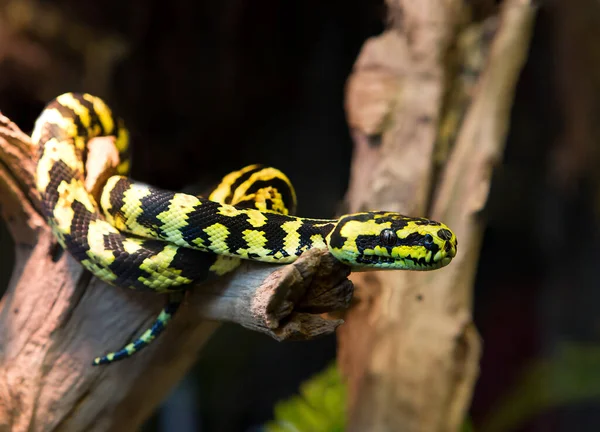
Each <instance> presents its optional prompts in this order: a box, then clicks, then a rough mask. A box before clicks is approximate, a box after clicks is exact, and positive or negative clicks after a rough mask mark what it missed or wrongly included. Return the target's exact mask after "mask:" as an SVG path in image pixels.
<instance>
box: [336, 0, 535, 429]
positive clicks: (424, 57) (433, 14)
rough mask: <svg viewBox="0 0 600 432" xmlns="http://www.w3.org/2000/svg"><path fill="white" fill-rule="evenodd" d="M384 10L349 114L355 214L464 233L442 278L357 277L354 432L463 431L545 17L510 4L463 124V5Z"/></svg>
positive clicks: (348, 334)
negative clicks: (509, 163) (511, 161)
mask: <svg viewBox="0 0 600 432" xmlns="http://www.w3.org/2000/svg"><path fill="white" fill-rule="evenodd" d="M465 3H466V2H465ZM387 4H388V7H389V17H390V18H391V20H390V21H391V25H390V28H389V29H388V31H386V32H385V33H384V34H383V35H381V36H379V37H377V38H374V39H372V40H369V41H368V42H367V43H366V44H365V45H364V47H363V50H362V52H361V54H360V56H359V58H358V60H357V62H356V64H355V69H354V71H353V74H352V76H351V77H350V79H349V82H348V88H347V102H346V109H347V112H348V118H349V121H350V123H351V126H352V128H353V137H354V139H355V155H354V160H353V165H352V178H351V187H350V190H349V192H348V196H347V201H348V207H349V209H350V210H351V211H358V210H366V209H370V208H377V209H388V210H392V211H400V212H405V213H407V214H413V215H425V214H427V213H429V216H431V217H432V218H433V219H436V220H441V221H443V222H445V223H447V224H448V225H449V226H450V227H451V228H452V229H453V230H454V231H455V232H456V234H457V238H458V255H457V257H456V258H455V259H454V261H453V262H452V263H451V264H450V265H449V266H448V267H446V268H444V269H441V270H438V271H434V272H427V273H417V272H410V273H409V272H393V273H385V272H378V273H365V274H356V275H353V276H352V280H353V282H354V283H355V285H356V287H357V291H356V295H357V298H358V303H357V305H356V307H353V308H352V309H351V310H350V311H349V312H348V313H347V314H346V321H347V322H346V324H345V325H344V326H342V327H340V329H339V330H338V336H339V351H338V352H339V364H340V367H341V369H342V370H343V372H344V373H345V375H346V376H347V378H348V383H349V391H350V394H349V404H350V406H349V413H350V414H349V415H350V418H349V422H348V423H349V430H351V431H365V430H376V431H382V432H384V431H398V430H402V431H409V432H410V431H427V432H432V431H457V430H459V429H460V427H461V425H462V422H463V420H464V416H465V413H466V412H467V409H468V407H469V403H470V399H471V394H472V391H473V387H474V384H475V381H476V378H477V375H478V362H479V357H480V351H481V342H480V340H479V336H478V334H477V331H476V329H475V328H474V326H473V323H472V321H471V303H472V286H473V281H474V277H475V271H476V265H477V260H478V254H479V247H480V243H481V238H482V234H483V227H484V220H483V218H482V211H483V209H484V207H485V204H486V199H487V195H488V191H489V188H490V181H491V175H492V172H493V169H494V167H495V166H496V165H497V163H498V161H499V160H500V158H501V156H502V152H503V147H504V140H505V136H506V131H507V128H508V122H509V113H510V107H511V104H512V100H513V95H514V91H515V86H516V81H517V77H518V75H519V72H520V70H521V68H522V66H523V64H524V61H525V58H526V53H527V49H528V44H529V39H530V31H531V28H532V23H533V19H534V12H535V9H534V7H533V6H532V5H531V3H530V2H529V1H525V0H506V1H504V2H503V4H502V7H501V9H500V15H499V20H498V22H499V26H498V28H497V31H496V33H495V35H494V37H493V38H492V39H491V47H490V49H489V55H488V56H487V57H486V58H485V59H484V63H483V65H482V66H483V72H481V75H480V76H479V80H478V81H477V82H476V84H475V85H474V88H473V87H469V91H471V90H474V91H473V98H472V99H471V97H468V98H466V100H465V102H464V104H463V106H464V110H463V111H460V110H459V111H457V108H458V107H456V106H449V104H448V98H447V97H446V96H447V95H448V94H450V93H451V92H450V88H448V87H452V86H454V85H456V84H457V79H458V77H459V74H458V73H460V70H461V68H460V67H457V64H455V63H453V62H456V60H455V59H453V58H452V50H453V48H455V47H454V45H455V40H456V39H457V34H458V33H459V32H461V31H464V30H465V27H468V26H469V24H470V23H468V19H465V16H466V14H465V4H463V2H462V1H459V0H455V1H438V0H425V1H419V2H412V1H404V0H389V1H387ZM497 18H498V17H490V19H494V20H497ZM484 39H485V38H484ZM482 52H484V53H485V52H487V49H486V48H482ZM454 71H458V72H456V75H455V72H454ZM373 89H375V90H377V91H373ZM459 99H460V98H459ZM469 101H470V103H469ZM447 115H454V116H456V117H455V119H454V120H453V121H454V125H455V127H456V128H457V132H456V140H452V141H453V142H452V147H451V148H447V149H444V151H442V152H439V151H438V150H439V149H437V148H436V145H440V142H441V141H444V140H443V139H440V138H444V137H441V136H440V134H442V133H444V132H445V131H444V130H442V128H441V127H440V125H441V124H443V123H444V119H446V118H447ZM440 155H441V156H440ZM440 157H441V160H440V159H439V158H440ZM446 158H447V159H446ZM438 165H439V166H441V168H442V170H441V172H440V173H439V174H438V172H436V168H437V167H438ZM431 197H433V199H431Z"/></svg>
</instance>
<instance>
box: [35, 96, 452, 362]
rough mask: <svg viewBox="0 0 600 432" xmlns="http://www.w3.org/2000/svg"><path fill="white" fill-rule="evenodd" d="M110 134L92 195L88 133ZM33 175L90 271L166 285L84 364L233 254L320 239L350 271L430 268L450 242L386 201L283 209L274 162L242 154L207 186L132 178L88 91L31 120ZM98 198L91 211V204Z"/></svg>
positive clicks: (165, 315)
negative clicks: (194, 188) (108, 162)
mask: <svg viewBox="0 0 600 432" xmlns="http://www.w3.org/2000/svg"><path fill="white" fill-rule="evenodd" d="M97 136H115V144H116V147H117V149H118V151H119V156H120V164H119V165H118V167H117V173H118V174H119V175H116V176H113V177H111V178H110V179H109V180H108V181H107V183H106V185H105V186H104V189H103V192H102V196H101V198H100V205H99V204H98V203H97V202H96V200H95V199H94V198H93V196H92V195H91V194H90V193H89V192H88V191H87V190H86V188H85V186H84V175H85V172H84V161H85V159H86V156H87V152H86V145H87V142H88V140H90V139H91V138H94V137H97ZM32 141H33V143H34V145H36V146H37V151H38V155H37V165H36V187H37V190H38V192H39V193H40V197H41V202H42V207H43V211H44V215H45V217H46V219H47V221H48V224H49V225H50V227H51V228H52V231H53V233H54V235H55V236H56V238H57V241H58V242H59V244H60V245H61V246H62V247H63V248H64V249H66V250H67V251H68V252H69V253H70V254H71V255H72V256H73V257H74V258H75V259H76V260H77V261H79V262H80V263H81V264H82V265H83V266H84V267H85V268H86V269H88V270H89V271H91V272H92V273H93V274H94V275H95V276H97V277H99V278H100V279H102V280H104V281H105V282H108V283H109V284H112V285H116V286H119V287H124V288H131V289H135V290H150V291H154V292H158V293H169V294H171V302H170V303H169V304H168V305H167V307H165V308H164V309H163V311H162V312H161V315H160V316H159V318H158V319H157V321H156V323H155V324H154V326H153V328H152V329H150V330H148V331H147V332H145V333H144V335H142V337H140V338H138V339H137V340H136V341H135V342H133V343H132V344H130V345H128V346H127V347H125V348H124V349H122V350H120V351H119V352H117V353H111V354H109V355H107V356H105V357H103V358H98V359H96V360H95V361H94V364H102V363H109V362H111V361H115V360H118V359H121V358H124V357H127V356H129V355H131V354H133V353H134V352H136V351H138V350H139V349H141V348H142V347H144V346H145V345H147V344H148V343H149V342H150V341H151V340H152V339H154V338H155V337H156V336H157V335H158V333H160V331H162V329H163V328H164V327H165V325H166V323H167V322H168V320H169V319H170V317H171V316H172V315H173V313H174V311H175V310H176V309H177V306H178V305H179V303H180V301H181V299H180V298H181V296H178V295H177V294H174V293H179V292H180V291H181V290H182V289H185V288H186V287H188V286H190V285H191V284H194V283H198V282H200V281H203V280H206V279H207V278H209V277H211V276H219V275H222V274H225V273H227V272H228V271H231V270H232V269H233V268H235V267H236V265H237V263H239V259H249V260H257V261H264V262H271V263H282V264H283V263H289V262H292V261H294V260H295V259H297V258H298V257H299V256H300V255H301V254H302V253H304V252H305V251H307V250H309V249H311V248H326V249H328V250H329V251H330V252H331V253H332V254H333V255H334V256H335V257H336V258H337V259H338V260H340V261H342V262H343V263H345V264H347V265H349V266H350V267H352V270H354V271H361V270H377V269H400V270H433V269H437V268H440V267H443V266H445V265H447V264H448V263H449V262H450V261H451V259H452V258H453V257H454V256H455V254H456V237H455V235H454V234H453V233H452V231H451V230H450V229H449V228H448V227H447V226H446V225H444V224H442V223H440V222H435V221H432V220H429V219H424V218H412V217H408V216H404V215H400V214H397V213H392V212H382V211H376V212H364V213H357V214H350V215H345V216H342V217H340V218H338V219H308V218H301V217H298V216H293V215H292V214H291V213H293V212H294V209H295V202H296V197H295V192H294V189H293V187H292V185H291V183H290V181H289V179H288V178H287V177H286V176H285V175H283V174H282V173H281V172H280V171H278V170H276V169H274V168H268V167H263V166H260V165H251V166H248V167H246V168H244V169H242V170H239V171H235V172H233V173H231V174H229V175H228V176H226V177H225V178H224V179H223V181H222V182H221V184H220V185H219V187H217V189H215V191H213V193H212V194H211V195H210V196H209V198H202V197H196V196H193V195H188V194H183V193H175V192H171V191H166V190H162V189H159V188H155V187H152V186H149V185H146V184H143V183H139V182H134V181H132V180H130V179H129V178H127V177H125V176H126V174H127V173H128V170H129V141H128V133H127V130H126V129H125V127H124V125H123V123H122V121H121V120H120V119H117V118H116V117H114V116H113V114H112V112H111V110H110V109H109V108H108V107H107V106H106V104H105V103H104V102H103V101H102V100H101V99H99V98H97V97H95V96H92V95H89V94H76V93H66V94H63V95H61V96H59V97H58V98H56V99H55V100H53V101H52V102H50V103H49V104H48V105H47V107H46V108H45V109H44V111H43V112H42V113H41V115H40V117H39V118H38V120H37V121H36V124H35V128H34V131H33V133H32ZM101 207H102V211H103V212H102V211H101Z"/></svg>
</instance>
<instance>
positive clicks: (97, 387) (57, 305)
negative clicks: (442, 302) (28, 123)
mask: <svg viewBox="0 0 600 432" xmlns="http://www.w3.org/2000/svg"><path fill="white" fill-rule="evenodd" d="M107 144H110V143H107V141H106V140H103V141H102V142H101V143H100V144H98V145H96V146H93V148H92V150H91V153H92V154H95V155H96V156H95V158H94V161H97V162H95V163H96V164H97V166H96V167H93V166H90V165H89V164H88V169H90V172H93V173H95V178H98V179H102V178H104V177H105V173H106V171H107V170H110V167H113V166H115V161H114V160H112V161H110V160H109V161H107V160H106V159H105V157H109V158H110V157H113V158H114V152H113V151H112V148H111V146H110V145H107ZM94 147H95V149H94ZM33 153H34V148H33V146H32V144H31V142H30V140H29V137H28V136H26V135H25V134H23V133H22V132H21V131H20V130H19V129H18V128H17V127H16V126H15V125H14V124H13V123H11V122H10V121H9V120H8V119H7V118H6V117H3V116H2V115H1V114H0V210H1V212H2V217H3V218H4V220H5V221H6V222H7V225H8V227H9V230H10V232H11V234H12V236H13V239H14V241H15V244H16V265H15V269H14V272H13V275H12V279H11V282H10V286H9V287H8V290H7V292H6V294H5V295H4V297H3V298H2V300H1V302H0V431H5V430H6V431H13V432H17V431H48V430H76V431H79V430H89V431H105V430H111V431H118V430H123V431H131V430H135V429H136V427H138V426H139V425H140V423H141V422H142V421H143V420H144V419H145V418H147V417H148V415H149V414H151V412H152V411H153V409H154V408H155V407H156V405H157V404H158V403H159V402H160V401H161V400H162V399H163V398H164V397H165V395H166V394H167V392H168V391H169V389H170V388H171V387H172V386H173V385H174V384H175V383H176V382H177V381H178V380H179V379H180V378H181V377H182V376H183V375H184V373H185V372H186V371H187V370H188V369H189V367H190V366H191V365H192V364H193V363H194V361H195V360H196V358H197V355H198V351H199V350H200V348H201V347H202V345H203V344H204V343H205V342H206V341H207V339H208V338H209V336H210V335H211V333H212V332H213V331H214V330H215V328H216V327H217V325H218V321H230V322H235V323H239V324H241V325H243V326H245V327H247V328H250V329H253V330H256V331H260V332H263V333H266V334H268V335H270V336H272V337H273V338H275V339H277V340H289V339H311V338H314V337H318V336H320V335H324V334H328V333H332V332H333V331H334V330H335V329H336V327H337V326H339V325H340V324H341V323H342V320H340V319H331V318H329V317H327V316H325V315H322V314H325V313H327V312H330V311H337V310H340V309H344V308H346V307H347V306H348V305H349V302H350V299H351V297H352V291H353V286H352V283H351V282H350V281H349V280H348V279H347V276H348V274H349V269H348V268H347V267H346V266H343V265H341V264H339V263H338V262H337V261H336V260H335V259H334V258H333V257H332V256H330V255H329V254H328V253H325V252H323V251H310V252H309V253H306V254H304V255H303V256H302V257H301V258H300V259H299V260H297V261H296V262H295V263H293V264H290V265H286V266H273V265H261V264H259V263H244V264H243V265H242V266H241V268H240V269H238V270H237V271H236V272H234V273H233V274H231V275H229V276H228V277H226V278H222V279H219V280H218V281H215V282H213V283H210V284H204V285H202V286H199V287H194V288H195V289H191V290H190V292H189V294H188V296H187V299H186V302H185V304H184V306H183V307H182V309H181V310H180V312H179V313H178V314H177V315H176V317H175V319H174V320H173V322H172V324H171V325H170V326H169V328H168V329H167V330H166V332H165V333H164V334H163V335H162V336H161V337H160V338H158V339H157V341H155V342H154V343H153V344H152V346H151V347H149V348H147V349H145V350H144V351H143V352H140V353H138V354H137V355H135V356H134V357H132V358H130V359H127V360H124V361H122V362H119V363H116V364H114V365H109V366H106V367H92V366H91V361H92V359H93V358H94V357H95V356H96V355H99V354H103V353H105V352H106V351H108V350H113V349H117V348H120V347H121V346H122V345H123V344H124V343H126V342H128V341H129V340H130V339H131V338H133V337H134V336H136V335H138V334H139V333H140V331H141V330H142V329H145V328H147V327H148V326H149V324H150V323H151V322H152V320H153V319H154V318H155V316H156V314H157V313H158V311H159V310H160V308H161V306H162V304H163V302H164V299H163V298H161V296H157V295H154V294H151V293H138V292H130V291H126V290H123V289H117V288H114V287H110V286H108V285H106V284H105V283H103V282H101V281H99V280H97V279H95V278H93V277H91V275H90V274H89V273H88V272H86V271H84V270H83V268H82V267H81V266H80V265H79V264H78V263H77V262H75V261H74V260H73V259H72V258H71V257H70V256H69V255H68V254H66V253H62V251H61V249H60V247H58V246H57V244H56V243H55V241H54V238H53V236H52V234H51V232H50V230H49V229H48V226H47V225H46V224H45V222H44V220H43V218H42V217H41V216H40V213H39V200H38V196H37V193H36V192H35V188H34V186H33V184H34V183H33V178H34V177H33V173H34V163H33V156H32V155H33ZM100 155H104V156H103V157H100ZM111 155H112V156H111ZM93 183H94V182H92V185H90V189H94V186H93ZM208 320H211V321H208Z"/></svg>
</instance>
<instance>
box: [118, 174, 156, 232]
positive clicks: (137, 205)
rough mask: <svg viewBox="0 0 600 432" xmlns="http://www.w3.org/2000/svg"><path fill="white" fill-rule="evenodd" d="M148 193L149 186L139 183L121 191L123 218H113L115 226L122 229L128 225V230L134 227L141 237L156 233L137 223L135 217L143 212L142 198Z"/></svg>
mask: <svg viewBox="0 0 600 432" xmlns="http://www.w3.org/2000/svg"><path fill="white" fill-rule="evenodd" d="M148 195H150V187H149V186H147V185H141V184H140V186H139V187H136V188H130V189H127V190H126V191H125V192H124V193H123V206H122V207H121V210H122V211H123V216H124V218H123V219H121V218H115V221H114V223H115V226H116V227H117V228H118V229H119V230H121V231H124V230H125V227H126V226H128V227H129V229H130V230H133V229H135V231H136V232H138V235H140V236H143V237H154V236H155V235H156V234H155V233H154V231H153V230H151V229H149V228H147V227H145V226H144V225H142V224H140V223H138V221H137V218H138V217H139V216H140V215H141V214H142V213H143V212H144V209H143V206H142V199H143V198H145V197H147V196H148Z"/></svg>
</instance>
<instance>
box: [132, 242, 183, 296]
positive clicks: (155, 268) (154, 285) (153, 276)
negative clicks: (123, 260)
mask: <svg viewBox="0 0 600 432" xmlns="http://www.w3.org/2000/svg"><path fill="white" fill-rule="evenodd" d="M178 249H179V248H178V247H177V246H175V245H172V244H168V243H167V244H166V246H165V247H164V248H163V249H162V250H161V251H160V252H159V253H157V254H156V255H154V256H152V257H149V258H146V259H145V260H144V261H142V264H141V265H140V270H143V271H145V272H147V273H148V274H149V275H150V277H149V278H146V277H144V276H140V277H139V279H138V280H139V281H140V282H142V283H143V284H144V285H146V286H147V287H148V288H151V289H153V290H156V291H158V292H161V291H162V292H166V291H169V288H164V286H163V284H164V282H165V281H166V280H167V279H169V280H171V281H173V286H179V285H187V284H190V283H192V282H193V281H192V280H190V279H188V278H186V277H183V276H181V270H178V269H175V268H171V267H169V266H170V264H171V262H172V261H173V258H174V257H175V255H176V254H177V250H178Z"/></svg>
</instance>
